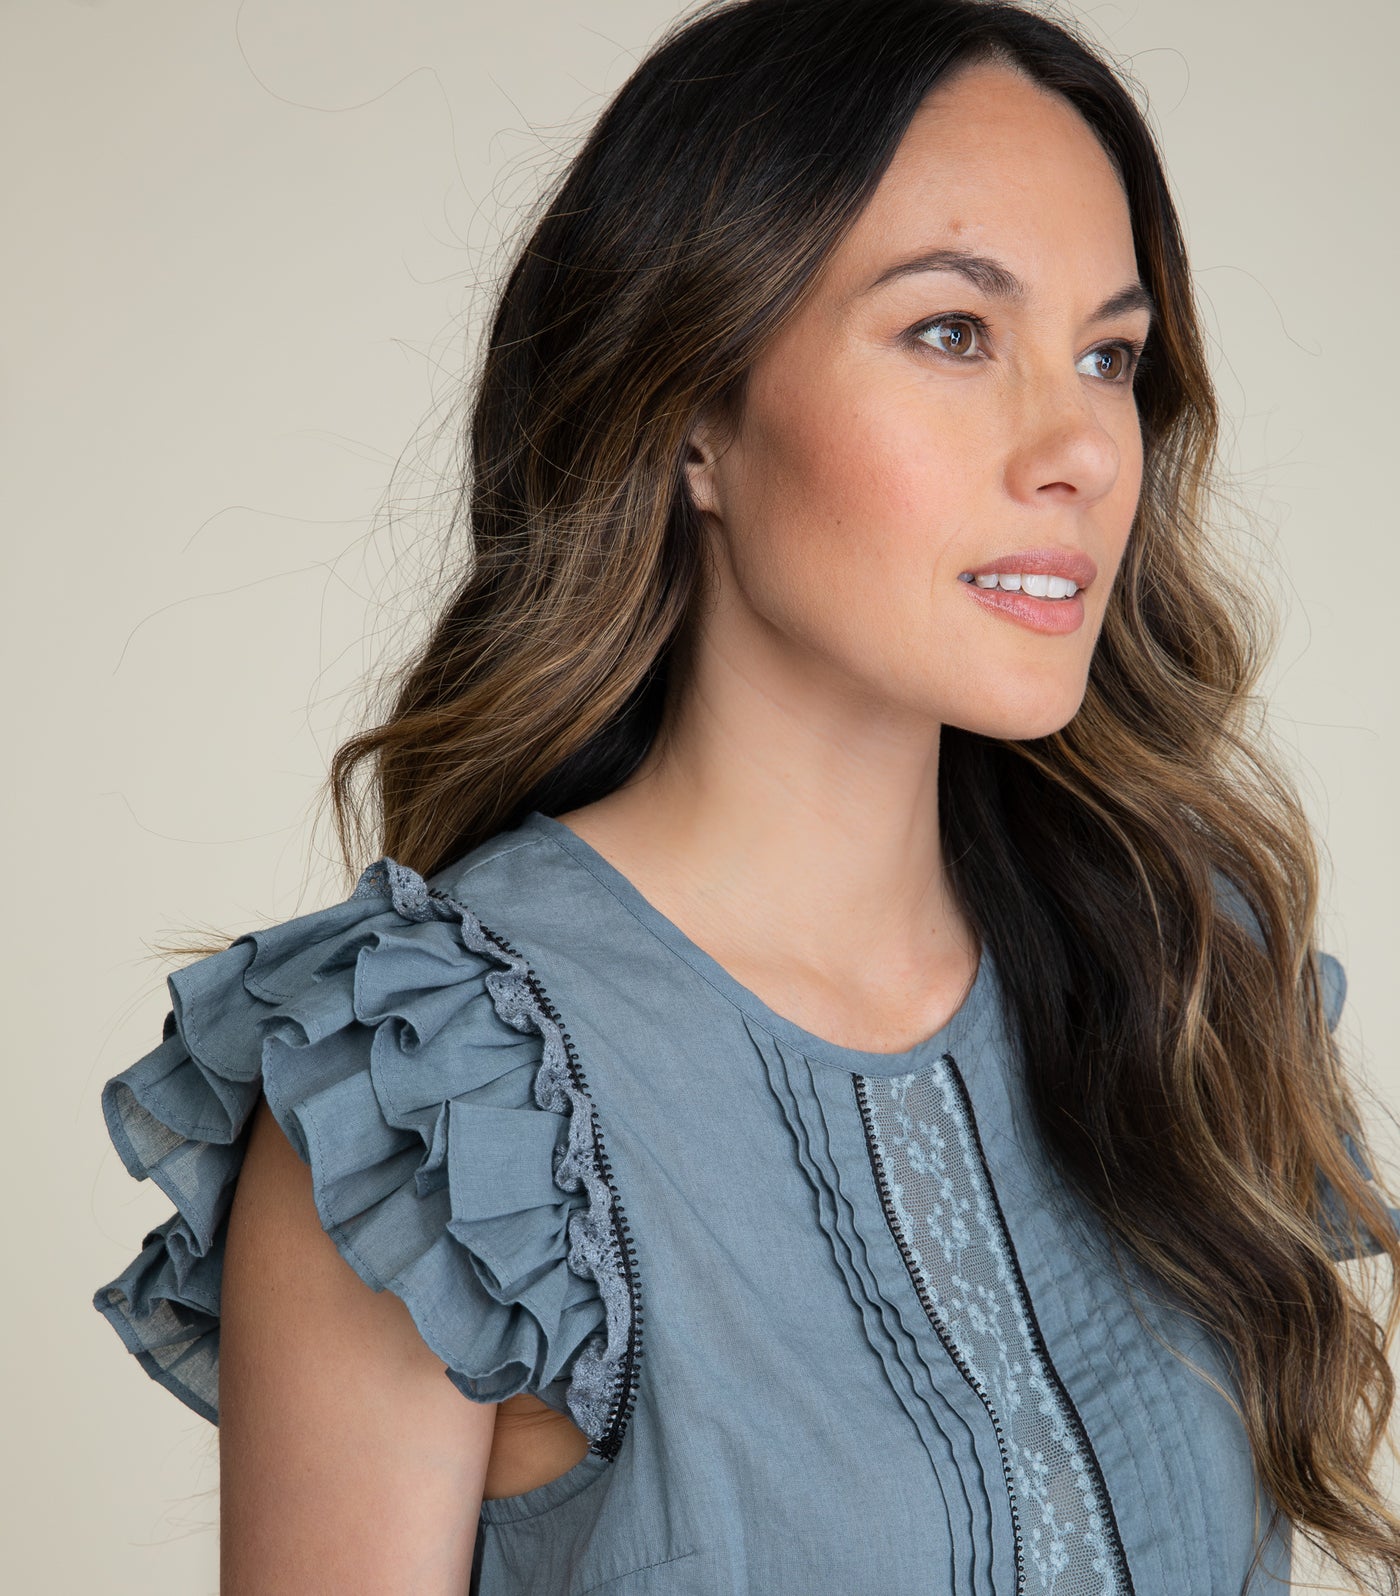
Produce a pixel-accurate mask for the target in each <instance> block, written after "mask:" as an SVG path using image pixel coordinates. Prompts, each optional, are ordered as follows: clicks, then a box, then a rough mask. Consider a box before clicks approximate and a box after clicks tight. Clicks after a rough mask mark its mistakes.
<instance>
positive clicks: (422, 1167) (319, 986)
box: [93, 858, 637, 1452]
mask: <svg viewBox="0 0 1400 1596" xmlns="http://www.w3.org/2000/svg"><path fill="white" fill-rule="evenodd" d="M167 986H168V988H169V992H170V998H171V1005H172V1006H171V1010H170V1012H169V1014H168V1015H167V1016H166V1020H165V1026H164V1033H163V1038H162V1040H161V1042H160V1044H159V1045H158V1046H157V1047H155V1048H154V1049H153V1050H152V1051H151V1052H149V1053H147V1054H146V1055H145V1056H144V1057H143V1058H141V1059H139V1060H138V1061H137V1062H136V1063H135V1064H133V1065H131V1066H130V1067H129V1068H128V1069H126V1070H124V1071H122V1072H121V1073H120V1074H119V1075H116V1076H114V1077H112V1079H111V1080H109V1081H108V1082H107V1083H106V1085H105V1086H104V1087H103V1091H102V1109H103V1113H104V1116H105V1118H106V1122H107V1128H108V1131H109V1133H110V1135H111V1138H112V1142H113V1144H114V1145H115V1147H116V1149H117V1151H118V1153H119V1154H120V1155H121V1158H122V1161H123V1162H124V1163H125V1165H126V1167H127V1169H128V1170H129V1171H130V1173H131V1174H132V1175H133V1176H134V1177H136V1178H137V1179H145V1178H149V1179H151V1180H153V1181H154V1182H155V1183H156V1185H158V1186H159V1187H160V1188H161V1190H162V1191H164V1192H165V1193H166V1195H167V1196H168V1197H170V1199H171V1200H172V1201H173V1202H174V1204H175V1206H176V1211H175V1212H174V1213H173V1214H171V1216H170V1218H169V1219H167V1220H166V1221H164V1223H162V1224H160V1225H158V1226H156V1227H155V1228H154V1229H153V1230H151V1231H150V1232H148V1234H147V1235H146V1236H145V1237H144V1238H143V1241H142V1251H141V1253H140V1254H139V1255H138V1256H137V1257H136V1258H135V1259H134V1260H133V1261H132V1262H131V1263H130V1264H129V1265H128V1267H127V1268H126V1269H125V1270H123V1271H122V1273H121V1274H119V1275H118V1276H117V1277H116V1278H115V1279H114V1280H112V1281H110V1282H109V1283H108V1284H107V1285H105V1286H103V1287H101V1288H100V1289H99V1290H98V1291H97V1292H96V1293H95V1295H94V1297H93V1306H94V1307H95V1308H96V1309H98V1311H99V1312H101V1313H103V1314H104V1315H105V1316H106V1317H107V1318H108V1319H109V1320H110V1322H111V1323H112V1325H113V1326H114V1328H115V1329H116V1330H117V1332H118V1333H119V1334H120V1335H121V1337H122V1340H123V1341H124V1342H125V1344H126V1346H127V1348H128V1349H129V1350H130V1351H131V1352H132V1353H133V1354H134V1355H135V1356H136V1357H137V1358H138V1359H139V1360H140V1362H141V1363H142V1365H143V1366H144V1367H145V1369H146V1371H147V1373H148V1374H150V1375H151V1377H152V1378H153V1379H155V1380H157V1381H158V1382H159V1383H160V1384H162V1385H164V1386H165V1387H166V1388H167V1389H168V1390H170V1391H172V1392H173V1393H174V1394H175V1395H176V1396H178V1397H179V1398H180V1400H181V1401H183V1402H185V1403H186V1404H187V1405H188V1406H189V1407H191V1408H193V1409H194V1411H195V1412H197V1413H199V1414H201V1415H202V1416H203V1417H204V1418H206V1419H208V1420H210V1421H211V1422H212V1423H215V1424H217V1423H218V1363H219V1301H220V1283H221V1276H222V1269H223V1252H224V1241H225V1235H226V1228H227V1227H226V1219H227V1215H228V1211H229V1207H230V1204H231V1201H232V1197H233V1192H234V1188H235V1185H236V1183H237V1180H238V1173H239V1169H240V1167H241V1165H242V1161H243V1155H244V1152H245V1150H246V1145H247V1143H246V1131H247V1127H248V1123H249V1120H250V1118H251V1116H252V1113H253V1110H254V1108H255V1107H256V1105H257V1101H258V1098H259V1096H260V1095H261V1094H265V1095H266V1097H267V1100H268V1103H269V1105H270V1107H271V1110H272V1113H273V1115H274V1117H275V1118H276V1120H277V1122H278V1124H279V1125H280V1126H281V1128H282V1130H283V1132H284V1133H285V1135H286V1136H287V1138H288V1140H289V1141H290V1142H291V1144H292V1146H293V1147H294V1148H295V1150H296V1152H297V1153H298V1155H299V1156H300V1157H301V1159H302V1160H303V1162H305V1163H307V1164H309V1166H310V1169H311V1177H312V1186H313V1190H314V1193H315V1201H316V1209H317V1213H318V1215H319V1217H320V1220H321V1223H322V1225H323V1227H324V1228H325V1230H326V1232H327V1234H328V1235H330V1236H331V1238H332V1239H333V1240H334V1242H335V1244H336V1247H337V1248H338V1249H339V1251H340V1253H341V1255H342V1256H343V1257H344V1258H345V1259H346V1260H347V1262H349V1263H350V1264H351V1265H352V1267H353V1268H354V1269H355V1271H356V1273H357V1274H359V1276H360V1277H361V1278H362V1279H363V1280H364V1281H365V1282H366V1283H367V1284H368V1285H370V1286H371V1287H373V1289H374V1290H376V1291H382V1290H385V1289H388V1290H391V1291H393V1292H394V1293H395V1294H396V1295H397V1296H399V1297H400V1298H402V1299H403V1301H404V1302H405V1304H406V1305H407V1307H408V1309H409V1311H410V1313H411V1315H412V1317H413V1319H414V1322H415V1324H416V1325H417V1327H418V1330H419V1332H420V1333H421V1335H422V1337H423V1339H424V1341H425V1342H426V1343H427V1345H428V1346H429V1347H430V1348H431V1349H432V1350H433V1351H434V1352H435V1353H436V1354H437V1355H438V1356H439V1357H440V1358H442V1360H443V1362H444V1364H445V1365H446V1371H447V1374H448V1376H449V1378H450V1379H451V1380H452V1381H453V1383H454V1384H455V1385H456V1386H457V1387H458V1388H459V1389H460V1390H461V1391H462V1392H463V1393H464V1394H465V1395H467V1396H468V1397H471V1398H474V1399H476V1400H478V1401H486V1402H497V1401H501V1400H503V1399H504V1398H506V1397H509V1396H512V1395H514V1394H516V1393H517V1392H520V1391H524V1390H531V1391H535V1392H542V1391H543V1389H544V1388H545V1387H547V1386H550V1385H551V1384H553V1383H554V1382H556V1381H560V1380H563V1379H567V1381H568V1386H567V1392H566V1399H567V1403H568V1407H569V1410H570V1412H571V1413H572V1415H573V1417H574V1419H575V1421H576V1422H577V1423H578V1425H579V1427H580V1428H581V1429H582V1430H583V1432H584V1433H585V1434H586V1435H587V1436H588V1437H589V1440H590V1442H591V1443H592V1444H593V1446H594V1449H595V1450H601V1451H604V1452H606V1451H607V1450H608V1449H609V1447H610V1445H611V1444H614V1443H615V1440H616V1432H617V1423H618V1419H619V1413H620V1409H621V1408H622V1406H623V1404H624V1403H625V1402H626V1400H627V1398H628V1395H629V1387H630V1386H632V1385H634V1384H635V1378H636V1375H635V1361H636V1332H637V1323H636V1320H637V1300H636V1291H635V1281H634V1280H633V1278H632V1275H631V1257H630V1246H629V1244H628V1242H627V1240H626V1231H625V1226H624V1225H623V1223H622V1216H621V1213H620V1209H618V1207H617V1203H616V1197H615V1194H614V1193H613V1192H612V1190H611V1187H610V1183H609V1181H608V1180H607V1178H606V1174H607V1169H608V1166H607V1161H606V1158H605V1157H604V1156H603V1154H602V1150H601V1147H600V1146H599V1145H598V1128H597V1125H596V1121H595V1117H594V1115H593V1112H592V1105H591V1103H590V1102H589V1100H588V1098H587V1095H586V1087H585V1085H584V1082H583V1079H582V1076H581V1074H580V1073H579V1071H578V1070H577V1068H576V1067H575V1064H574V1060H573V1059H572V1057H571V1052H570V1047H569V1044H568V1038H567V1033H566V1032H564V1031H562V1030H561V1028H560V1024H559V1016H558V1013H557V1011H556V1010H555V1009H554V1008H553V1006H552V1005H551V1004H550V1003H549V1001H548V999H547V998H546V997H545V995H544V993H543V991H542V989H541V988H540V985H539V983H538V981H537V980H536V979H535V977H534V975H533V972H531V971H530V970H529V968H528V966H527V964H526V962H525V960H524V959H523V958H522V957H521V956H520V955H518V954H517V953H516V952H515V951H514V950H513V949H512V948H510V945H509V944H508V943H505V942H504V940H503V939H500V938H497V937H496V936H494V935H493V934H491V933H488V932H487V931H486V930H485V929H484V928H483V927H482V925H481V923H480V921H478V920H477V918H476V916H475V915H474V914H473V913H472V912H471V910H470V909H468V908H467V907H466V906H465V905H464V904H462V903H460V902H458V901H456V900H455V899H454V898H452V897H450V896H449V895H448V894H447V893H445V892H442V891H440V890H438V889H437V888H435V887H432V886H430V885H429V884H428V882H426V881H425V880H424V879H423V877H421V876H419V875H418V874H416V873H415V872H414V871H412V870H409V869H407V868H406V867H405V866H402V865H399V864H397V863H396V862H395V861H393V860H392V859H387V858H386V859H380V860H378V861H376V862H375V863H374V864H372V865H370V866H369V868H368V869H366V870H365V872H364V874H363V875H362V876H361V877H360V880H359V883H358V884H357V886H356V888H355V890H354V893H353V894H352V895H351V897H350V898H348V899H347V900H346V901H345V902H343V903H339V904H336V905H334V906H333V907H330V908H327V909H322V910H318V911H316V912H314V913H311V914H307V915H302V916H300V917H298V918H297V919H293V920H288V921H285V922H283V923H282V924H280V925H275V926H272V927H270V928H268V929H265V930H259V931H253V932H249V933H247V934H245V935H244V936H241V937H240V938H238V940H237V941H236V942H234V943H232V944H231V945H230V946H229V947H227V948H225V949H223V950H221V951H220V952H218V953H215V954H212V955H210V956H208V957H205V958H202V959H199V960H197V961H196V962H195V963H193V964H191V965H188V966H186V967H185V968H184V969H182V970H178V971H176V972H174V973H173V974H171V975H170V976H169V977H168V978H167Z"/></svg>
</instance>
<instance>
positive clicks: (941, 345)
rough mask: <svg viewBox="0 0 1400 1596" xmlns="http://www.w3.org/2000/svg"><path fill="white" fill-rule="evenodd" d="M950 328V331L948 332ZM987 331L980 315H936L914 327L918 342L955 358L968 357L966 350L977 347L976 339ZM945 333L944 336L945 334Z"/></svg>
mask: <svg viewBox="0 0 1400 1596" xmlns="http://www.w3.org/2000/svg"><path fill="white" fill-rule="evenodd" d="M949 329H951V332H949ZM986 331H987V324H986V322H984V321H983V320H982V318H981V317H980V316H967V315H960V316H938V317H935V319H934V320H933V321H926V322H924V323H923V325H922V326H919V327H916V328H915V329H914V336H915V337H916V338H917V339H918V340H919V341H920V343H924V344H927V345H928V347H929V348H931V349H936V350H937V351H938V353H939V354H941V355H952V356H953V358H954V359H955V360H965V359H967V358H968V354H967V351H968V350H969V349H972V348H974V347H977V345H978V340H979V339H981V338H982V337H983V336H984V335H985V334H986ZM945 335H946V336H945Z"/></svg>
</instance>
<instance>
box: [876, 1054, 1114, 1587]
mask: <svg viewBox="0 0 1400 1596" xmlns="http://www.w3.org/2000/svg"><path fill="white" fill-rule="evenodd" d="M852 1079H853V1081H854V1083H855V1094H856V1102H857V1104H858V1106H859V1109H860V1116H861V1122H862V1124H863V1126H864V1128H865V1139H866V1147H867V1150H868V1152H869V1155H870V1163H871V1168H872V1170H873V1172H874V1175H875V1182H876V1186H877V1187H878V1189H879V1194H880V1203H881V1206H882V1208H883V1209H884V1214H885V1220H886V1223H887V1224H888V1225H889V1228H890V1233H891V1234H892V1235H893V1237H894V1239H895V1242H896V1243H897V1245H898V1247H899V1250H900V1254H901V1256H902V1257H903V1259H904V1264H905V1267H906V1269H907V1270H908V1272H909V1277H910V1279H911V1281H912V1282H913V1284H914V1288H915V1290H916V1292H917V1293H918V1296H919V1301H920V1302H921V1303H922V1305H923V1308H924V1312H925V1313H926V1314H927V1315H928V1318H929V1322H930V1323H931V1324H932V1326H933V1328H934V1330H935V1331H936V1332H937V1335H938V1338H939V1340H940V1341H941V1342H942V1343H943V1345H944V1347H945V1349H946V1350H947V1352H948V1354H949V1356H950V1357H951V1358H952V1360H953V1362H954V1364H955V1365H956V1366H957V1369H958V1371H959V1373H960V1374H961V1375H962V1376H963V1378H964V1379H965V1380H966V1381H967V1383H968V1384H969V1385H970V1386H971V1387H972V1389H973V1390H974V1391H975V1392H976V1393H977V1395H978V1397H979V1398H980V1399H981V1401H982V1405H983V1406H984V1407H985V1408H986V1410H987V1415H988V1417H989V1418H990V1419H991V1421H992V1426H993V1429H994V1430H995V1432H996V1438H997V1446H998V1449H999V1451H1000V1453H1001V1464H1002V1474H1003V1477H1004V1480H1005V1484H1006V1492H1007V1496H1008V1498H1009V1500H1010V1506H1011V1520H1012V1527H1013V1533H1014V1537H1015V1547H1016V1596H1131V1593H1132V1591H1133V1581H1132V1575H1131V1572H1130V1571H1129V1568H1128V1562H1127V1557H1126V1555H1125V1554H1124V1551H1123V1543H1122V1539H1121V1537H1120V1535H1119V1531H1118V1525H1117V1522H1116V1520H1115V1517H1114V1513H1113V1505H1112V1502H1111V1501H1110V1499H1109V1495H1108V1490H1107V1487H1106V1486H1105V1484H1104V1479H1103V1473H1102V1470H1101V1468H1100V1466H1099V1462H1098V1459H1097V1457H1096V1456H1095V1454H1094V1449H1093V1445H1092V1443H1091V1442H1090V1440H1089V1437H1088V1434H1087V1433H1086V1431H1085V1429H1084V1424H1083V1420H1082V1419H1081V1418H1080V1415H1079V1412H1078V1410H1077V1409H1076V1408H1075V1406H1074V1403H1073V1402H1072V1401H1071V1400H1070V1397H1069V1393H1068V1392H1067V1391H1066V1390H1065V1387H1064V1384H1063V1382H1062V1381H1061V1380H1060V1377H1059V1375H1058V1373H1057V1372H1056V1370H1055V1366H1054V1364H1053V1363H1052V1362H1051V1360H1050V1354H1049V1352H1048V1350H1047V1349H1046V1346H1045V1342H1044V1338H1043V1336H1042V1335H1041V1331H1040V1326H1039V1324H1038V1322H1037V1320H1036V1317H1035V1310H1034V1308H1033V1306H1032V1304H1031V1300H1030V1295H1029V1293H1028V1291H1027V1289H1026V1283H1025V1279H1024V1277H1023V1275H1022V1274H1021V1268H1020V1264H1019V1262H1018V1260H1017V1258H1016V1250H1015V1247H1014V1245H1013V1243H1012V1240H1011V1235H1010V1232H1009V1231H1008V1229H1007V1226H1006V1219H1005V1216H1004V1215H1003V1213H1002V1210H1001V1204H1000V1202H999V1200H998V1198H997V1195H996V1188H995V1186H994V1185H993V1183H992V1178H991V1171H990V1170H989V1168H988V1167H987V1161H986V1156H985V1154H984V1152H983V1149H982V1142H981V1137H980V1136H979V1134H978V1130H977V1122H976V1118H975V1116H974V1114H973V1110H972V1101H971V1098H970V1097H969V1096H968V1092H967V1087H966V1084H965V1083H964V1081H963V1079H962V1074H961V1072H960V1071H959V1069H958V1067H957V1065H956V1063H955V1062H954V1061H953V1058H952V1056H951V1054H947V1053H945V1054H944V1055H943V1056H942V1057H941V1058H940V1059H939V1060H937V1062H936V1063H935V1065H934V1067H933V1069H932V1070H931V1071H929V1072H927V1073H915V1074H910V1075H901V1076H895V1077H892V1078H881V1077H872V1076H865V1075H855V1076H853V1077H852ZM911 1210H912V1211H911Z"/></svg>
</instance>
